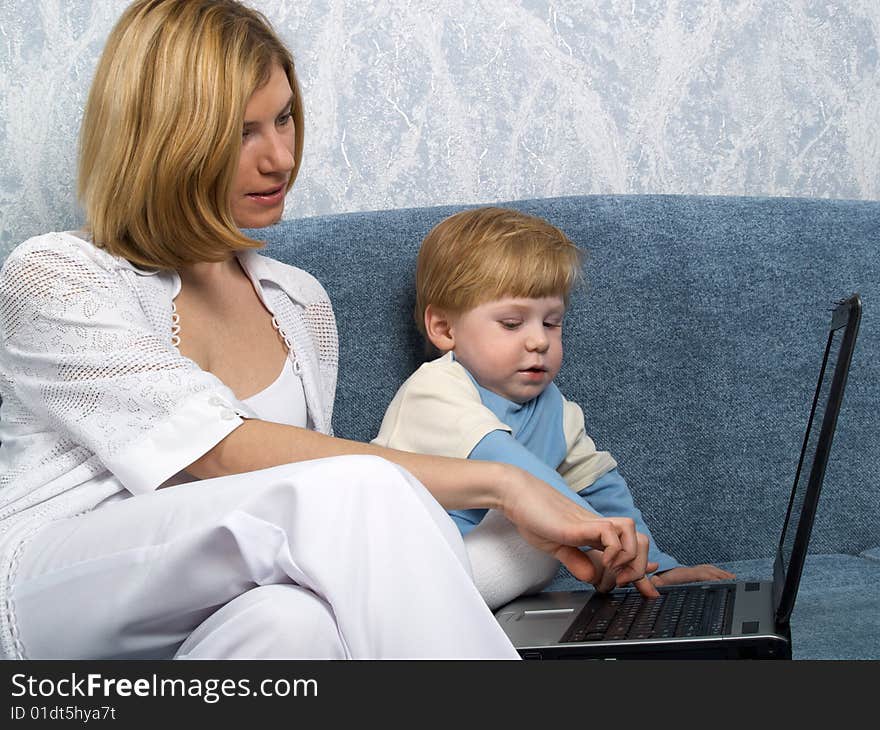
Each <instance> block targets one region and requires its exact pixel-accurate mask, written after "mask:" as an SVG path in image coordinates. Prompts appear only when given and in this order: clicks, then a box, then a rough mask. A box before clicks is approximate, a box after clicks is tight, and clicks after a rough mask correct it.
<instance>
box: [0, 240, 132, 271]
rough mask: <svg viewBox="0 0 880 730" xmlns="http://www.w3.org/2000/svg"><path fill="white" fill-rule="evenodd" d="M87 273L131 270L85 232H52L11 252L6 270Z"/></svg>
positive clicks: (28, 241) (5, 264)
mask: <svg viewBox="0 0 880 730" xmlns="http://www.w3.org/2000/svg"><path fill="white" fill-rule="evenodd" d="M73 264H75V265H76V266H77V267H80V268H82V267H85V268H86V269H91V270H95V269H104V270H106V271H111V270H114V269H118V268H123V267H125V266H131V264H128V262H127V261H124V259H119V258H118V257H116V256H113V255H111V254H109V253H107V252H106V251H102V250H101V249H100V248H98V247H97V246H95V245H94V244H93V243H92V242H91V241H90V240H89V237H88V234H87V233H85V232H84V231H52V232H50V233H43V234H40V235H38V236H33V237H32V238H29V239H27V240H26V241H24V242H22V243H20V244H19V245H18V246H16V247H15V248H13V249H12V251H10V252H9V255H8V256H7V257H6V260H5V261H4V263H3V269H4V270H9V269H12V268H16V269H19V268H21V267H25V268H33V267H39V268H40V269H41V270H44V271H47V272H48V271H52V270H57V271H58V272H59V273H61V272H63V271H64V270H67V269H68V268H69V267H70V266H71V265H73Z"/></svg>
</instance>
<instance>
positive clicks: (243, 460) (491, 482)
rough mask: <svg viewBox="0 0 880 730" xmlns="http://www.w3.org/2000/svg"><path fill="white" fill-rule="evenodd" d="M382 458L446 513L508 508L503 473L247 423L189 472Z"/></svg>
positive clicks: (213, 473)
mask: <svg viewBox="0 0 880 730" xmlns="http://www.w3.org/2000/svg"><path fill="white" fill-rule="evenodd" d="M352 454H365V455H369V456H380V457H382V458H383V459H387V460H388V461H391V462H394V463H395V464H398V465H399V466H402V467H403V468H404V469H406V470H407V471H408V472H410V473H411V474H412V475H413V476H414V477H416V479H418V480H419V481H420V482H422V484H424V485H425V486H426V487H427V488H428V490H429V491H430V492H431V494H433V495H434V498H435V499H436V500H437V501H438V502H440V504H442V505H443V506H444V507H445V508H446V509H460V508H466V507H485V508H488V509H500V508H502V502H503V498H502V493H503V491H504V490H503V488H501V487H500V486H499V485H500V484H502V483H503V481H504V478H505V473H504V470H503V469H497V468H492V467H496V466H499V465H496V464H491V465H490V464H486V465H484V467H485V468H477V469H473V468H471V465H470V464H469V463H468V462H467V461H465V460H463V459H452V458H447V457H442V456H423V455H421V454H414V453H410V452H408V451H398V450H396V449H386V448H383V447H381V446H375V445H373V444H366V443H361V442H360V441H349V440H348V439H342V438H336V437H334V436H326V435H324V434H322V433H318V432H317V431H311V430H309V429H305V428H297V427H296V426H287V425H284V424H280V423H271V422H269V421H260V420H256V419H249V420H246V421H245V422H244V423H243V424H242V425H240V426H239V427H238V428H236V429H235V430H234V431H233V432H232V433H230V434H229V435H228V436H226V438H224V439H223V440H222V441H220V442H219V443H218V444H217V445H216V446H214V448H212V449H211V450H210V451H208V452H207V453H206V454H205V455H204V456H202V457H201V458H199V459H197V460H196V461H195V462H193V463H192V464H191V465H190V466H188V467H187V468H186V471H188V472H189V473H190V474H192V475H193V476H196V477H198V478H200V479H210V478H213V477H219V476H226V475H228V474H239V473H241V472H246V471H255V470H257V469H267V468H269V467H272V466H280V465H281V464H291V463H295V462H299V461H308V460H309V459H323V458H325V457H330V456H345V455H352Z"/></svg>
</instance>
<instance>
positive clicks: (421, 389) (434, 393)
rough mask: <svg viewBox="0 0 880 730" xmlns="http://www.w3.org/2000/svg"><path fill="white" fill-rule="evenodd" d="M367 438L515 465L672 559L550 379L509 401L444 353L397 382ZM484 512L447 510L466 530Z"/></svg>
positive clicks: (666, 562)
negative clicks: (626, 520)
mask: <svg viewBox="0 0 880 730" xmlns="http://www.w3.org/2000/svg"><path fill="white" fill-rule="evenodd" d="M373 442H374V443H376V444H379V445H381V446H387V447H390V448H395V449H401V450H403V451H412V452H418V453H425V454H433V455H436V456H453V457H459V458H471V459H481V460H486V461H501V462H505V463H509V464H514V465H516V466H519V467H521V468H523V469H525V470H526V471H528V472H530V473H531V474H533V475H534V476H536V477H537V478H539V479H542V480H543V481H545V482H547V483H548V484H550V485H551V486H552V487H554V488H555V489H557V490H558V491H559V492H561V493H562V494H564V495H565V496H566V497H568V498H570V499H572V500H573V501H576V502H578V503H579V504H581V505H582V506H584V507H586V508H587V509H590V510H591V511H593V512H596V513H599V514H602V515H605V516H609V517H610V516H625V517H631V518H632V519H633V520H634V521H635V522H636V529H637V530H638V531H639V532H642V533H644V534H645V535H647V536H648V538H649V540H650V546H649V552H648V558H649V560H651V561H656V562H658V563H659V564H660V567H659V568H658V570H659V571H663V570H669V569H670V568H674V567H676V566H678V565H679V563H678V561H676V560H675V559H674V558H673V557H672V556H670V555H667V554H665V553H663V552H661V551H660V550H659V548H657V545H656V544H655V542H654V539H653V537H652V536H651V533H650V531H649V529H648V527H647V525H646V524H645V521H644V518H643V517H642V514H641V512H640V511H639V510H638V508H637V507H636V506H635V504H634V503H633V499H632V495H631V494H630V491H629V487H628V486H627V484H626V482H625V481H624V479H623V477H622V476H621V474H620V472H619V471H618V470H617V462H616V461H615V460H614V458H613V457H612V456H611V455H610V454H609V453H608V452H607V451H599V450H597V449H596V445H595V443H594V442H593V440H592V439H591V438H590V437H589V436H588V435H587V434H586V431H585V428H584V415H583V411H582V410H581V408H580V406H578V405H577V404H576V403H572V402H571V401H568V400H566V399H565V397H564V396H563V395H562V393H561V392H560V391H559V388H557V387H556V385H555V384H553V383H551V384H550V385H549V386H548V387H547V388H545V389H544V391H543V392H542V393H541V395H539V396H538V397H537V398H534V399H532V400H530V401H528V402H526V403H515V402H513V401H509V400H507V399H506V398H503V397H502V396H499V395H498V394H496V393H493V392H492V391H490V390H487V389H486V388H483V387H482V386H481V385H480V384H479V383H477V382H476V380H475V379H474V378H473V376H472V375H471V374H470V373H469V372H468V371H467V369H465V368H464V367H463V366H462V365H461V363H459V362H457V361H456V360H455V358H454V356H453V355H452V353H451V352H450V353H447V354H446V355H444V356H443V357H440V358H438V359H436V360H433V361H432V362H428V363H425V364H424V365H422V366H421V367H420V368H419V369H418V370H416V372H414V373H413V374H412V375H411V376H410V377H409V378H408V379H407V381H406V382H405V383H404V384H403V385H402V386H401V387H400V389H399V390H398V391H397V394H396V395H395V397H394V399H393V400H392V401H391V404H390V405H389V406H388V410H387V411H386V413H385V418H384V419H383V421H382V426H381V428H380V430H379V435H378V436H377V437H376V438H375V439H374V440H373ZM485 513H486V510H483V509H470V510H456V511H453V512H450V516H451V517H452V519H453V520H454V521H455V523H456V525H457V526H458V528H459V530H460V531H461V533H462V534H466V533H467V532H469V531H470V530H472V529H473V528H474V527H475V526H476V525H477V524H478V523H479V522H480V520H482V519H483V516H484V515H485Z"/></svg>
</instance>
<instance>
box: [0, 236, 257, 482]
mask: <svg viewBox="0 0 880 730" xmlns="http://www.w3.org/2000/svg"><path fill="white" fill-rule="evenodd" d="M49 238H50V237H48V236H46V237H40V238H38V239H33V242H32V245H28V244H25V245H23V246H21V247H19V248H18V249H16V251H15V252H13V254H11V255H10V257H9V258H8V259H7V261H6V264H5V265H4V267H3V270H2V272H0V337H2V343H0V358H2V360H0V362H2V365H3V369H4V370H5V371H6V373H7V375H8V376H9V377H11V380H12V382H13V387H14V392H15V395H16V397H18V398H19V399H20V400H21V402H22V404H23V405H24V407H25V408H27V409H28V410H29V411H30V412H31V414H32V415H33V416H34V418H35V419H36V420H37V421H38V422H39V423H40V424H42V426H43V427H45V428H48V429H51V430H54V431H58V432H59V433H61V434H63V435H64V436H66V437H67V438H69V439H71V440H72V441H74V442H75V443H77V444H79V445H81V446H84V447H86V448H87V449H89V450H90V451H91V452H92V453H94V454H96V455H98V457H99V458H100V459H101V461H102V462H103V463H104V465H105V466H106V467H107V468H108V469H110V471H112V472H114V473H115V474H116V475H117V476H118V477H119V478H120V479H121V480H122V482H123V484H124V485H125V486H126V487H127V488H128V489H130V490H131V491H133V492H138V491H146V490H149V489H153V488H155V487H156V486H157V485H158V484H161V483H162V482H163V481H164V480H165V479H167V478H168V477H169V476H171V475H172V474H174V473H176V472H177V471H179V470H180V469H182V468H185V467H186V466H187V465H188V464H190V463H192V462H193V461H195V460H196V459H197V458H198V457H199V456H201V455H202V454H203V453H205V452H206V451H207V450H209V449H210V448H211V447H212V446H213V445H214V444H216V443H217V442H219V441H220V440H221V439H222V438H224V437H225V436H226V435H227V434H228V433H229V432H231V431H232V430H233V429H234V428H235V427H236V426H237V425H239V424H240V423H241V422H242V419H241V418H240V417H239V415H238V414H237V413H236V412H235V411H234V404H235V402H236V401H235V397H234V395H233V394H232V392H231V391H230V390H229V389H228V388H227V387H226V386H224V385H223V384H222V382H221V381H220V380H218V379H217V378H216V377H214V376H213V375H211V374H210V373H206V372H204V371H202V370H201V369H200V368H199V367H198V366H197V365H196V364H195V363H194V362H192V361H191V360H188V359H187V358H184V357H182V356H181V355H180V354H179V353H178V352H177V350H176V349H175V348H174V347H173V346H172V345H171V323H170V321H169V322H168V331H167V332H163V331H161V330H157V328H156V327H155V326H154V325H153V324H152V323H151V321H150V318H149V317H148V315H147V312H146V311H145V310H144V307H143V306H142V304H141V300H140V299H139V297H138V293H137V291H136V289H135V284H136V282H135V279H136V278H137V276H138V275H137V274H136V273H135V272H130V271H127V270H118V269H108V268H104V267H102V266H101V265H100V264H99V263H98V262H97V261H95V260H93V259H92V258H90V257H89V256H87V255H86V254H85V253H84V252H83V251H81V250H79V249H77V248H76V247H75V246H72V245H68V246H63V245H59V244H58V241H57V240H54V241H51V240H45V239H49Z"/></svg>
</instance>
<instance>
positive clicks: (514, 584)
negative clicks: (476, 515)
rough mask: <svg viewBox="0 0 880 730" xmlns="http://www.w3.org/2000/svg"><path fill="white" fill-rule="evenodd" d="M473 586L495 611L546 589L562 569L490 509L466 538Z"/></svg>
mask: <svg viewBox="0 0 880 730" xmlns="http://www.w3.org/2000/svg"><path fill="white" fill-rule="evenodd" d="M464 546H465V548H467V552H468V558H469V559H470V561H471V572H472V573H473V576H474V585H476V587H477V590H478V591H479V592H480V595H481V596H483V600H485V601H486V604H487V605H488V606H489V608H490V609H492V610H493V611H494V610H495V609H496V608H499V607H500V606H503V605H504V604H505V603H507V602H508V601H512V600H513V599H514V598H516V597H517V596H521V595H524V594H528V593H535V592H537V591H539V590H541V589H542V588H544V587H545V586H546V585H547V584H548V583H549V582H550V581H551V580H553V577H554V576H555V575H556V571H558V570H559V561H558V560H556V558H554V557H553V556H552V555H548V554H547V553H545V552H543V551H542V550H538V549H537V548H535V547H532V546H531V545H529V544H528V543H527V542H526V541H525V540H524V539H523V537H522V535H520V534H519V531H518V530H517V529H516V526H515V525H514V524H513V523H512V522H510V520H508V519H507V518H506V517H505V516H504V515H503V514H501V513H500V512H497V511H496V510H489V512H488V513H487V514H486V516H485V517H484V518H483V519H482V521H481V522H480V524H478V525H477V526H476V527H474V529H472V530H471V531H470V532H468V533H467V534H466V535H465V536H464Z"/></svg>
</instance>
